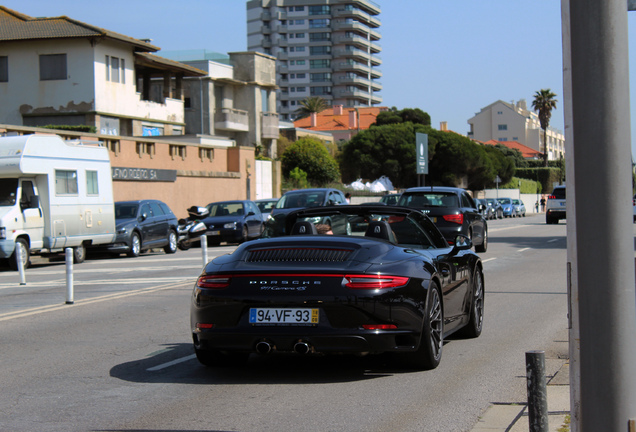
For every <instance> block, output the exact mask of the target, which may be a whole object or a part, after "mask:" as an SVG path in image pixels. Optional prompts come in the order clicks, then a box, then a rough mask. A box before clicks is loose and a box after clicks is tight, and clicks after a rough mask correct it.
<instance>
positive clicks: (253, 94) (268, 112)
mask: <svg viewBox="0 0 636 432" xmlns="http://www.w3.org/2000/svg"><path fill="white" fill-rule="evenodd" d="M160 55H162V56H165V57H167V58H171V59H172V60H178V61H180V62H181V63H184V64H187V65H189V66H192V67H195V68H197V69H199V70H203V71H205V72H207V76H205V77H196V78H184V80H183V95H184V104H185V123H186V130H185V133H186V137H184V138H190V137H192V136H193V135H195V136H196V137H197V140H198V141H200V142H207V143H212V144H214V145H224V143H225V145H234V144H236V145H239V146H245V147H254V146H255V145H260V146H261V147H262V150H263V153H264V155H265V156H268V157H272V158H275V157H276V140H277V139H278V136H279V127H278V113H277V112H276V91H275V89H276V59H275V58H274V57H272V56H270V55H266V54H263V53H259V52H233V53H229V55H224V54H219V53H213V52H209V51H205V50H185V51H167V52H165V53H160Z"/></svg>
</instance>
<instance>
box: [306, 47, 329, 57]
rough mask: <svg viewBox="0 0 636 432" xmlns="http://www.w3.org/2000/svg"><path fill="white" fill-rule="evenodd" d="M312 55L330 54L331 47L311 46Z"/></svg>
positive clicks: (310, 52)
mask: <svg viewBox="0 0 636 432" xmlns="http://www.w3.org/2000/svg"><path fill="white" fill-rule="evenodd" d="M309 54H310V55H328V54H331V47H329V46H312V47H309Z"/></svg>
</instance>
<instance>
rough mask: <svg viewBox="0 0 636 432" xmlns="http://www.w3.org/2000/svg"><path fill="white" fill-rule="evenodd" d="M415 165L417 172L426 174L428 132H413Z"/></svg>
mask: <svg viewBox="0 0 636 432" xmlns="http://www.w3.org/2000/svg"><path fill="white" fill-rule="evenodd" d="M415 165H416V166H417V174H428V134H425V133H419V132H416V133H415Z"/></svg>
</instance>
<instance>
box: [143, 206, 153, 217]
mask: <svg viewBox="0 0 636 432" xmlns="http://www.w3.org/2000/svg"><path fill="white" fill-rule="evenodd" d="M141 214H142V215H143V214H145V215H146V216H147V217H150V216H152V211H151V210H150V206H149V205H148V204H144V205H142V206H141Z"/></svg>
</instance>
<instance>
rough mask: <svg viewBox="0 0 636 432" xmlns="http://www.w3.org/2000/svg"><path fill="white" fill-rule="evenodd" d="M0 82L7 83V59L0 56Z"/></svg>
mask: <svg viewBox="0 0 636 432" xmlns="http://www.w3.org/2000/svg"><path fill="white" fill-rule="evenodd" d="M0 82H9V57H7V56H0Z"/></svg>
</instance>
